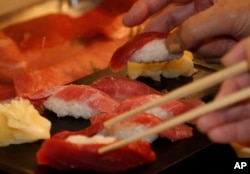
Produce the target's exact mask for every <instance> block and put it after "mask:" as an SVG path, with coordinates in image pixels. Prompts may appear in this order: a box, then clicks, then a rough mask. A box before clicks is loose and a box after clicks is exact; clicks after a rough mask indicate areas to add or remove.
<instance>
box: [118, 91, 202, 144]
mask: <svg viewBox="0 0 250 174" xmlns="http://www.w3.org/2000/svg"><path fill="white" fill-rule="evenodd" d="M159 97H161V96H160V95H155V94H151V95H145V96H138V97H132V98H128V99H126V100H124V101H122V102H121V103H120V105H119V107H118V108H117V109H116V112H117V113H123V112H126V111H129V110H131V109H134V108H136V107H138V106H141V105H143V104H145V103H148V102H150V101H153V100H155V99H157V98H159ZM203 104H204V102H203V101H201V100H199V99H196V98H191V99H179V100H173V101H170V102H167V103H165V104H163V105H162V106H159V107H155V108H152V109H149V110H147V111H146V112H145V113H147V114H150V115H153V116H155V117H157V118H159V119H160V120H161V121H167V120H169V119H171V118H173V117H174V116H178V115H179V114H181V113H184V112H186V111H188V110H191V109H193V108H195V107H198V106H200V105H203ZM159 124H160V123H159ZM159 135H160V136H162V137H165V138H167V139H169V140H171V141H176V140H180V139H184V138H188V137H191V136H193V128H192V127H191V126H188V125H186V124H181V125H177V126H175V127H173V128H170V129H167V130H165V131H163V132H161V133H160V134H159Z"/></svg>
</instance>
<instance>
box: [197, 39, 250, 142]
mask: <svg viewBox="0 0 250 174" xmlns="http://www.w3.org/2000/svg"><path fill="white" fill-rule="evenodd" d="M243 59H246V60H247V61H248V64H249V67H250V37H248V38H247V39H244V40H243V41H241V42H239V44H237V45H236V46H235V47H234V48H233V49H232V50H231V51H230V52H229V53H228V54H226V55H225V56H224V57H223V58H222V62H223V64H224V65H225V66H230V65H233V64H235V63H236V62H238V61H240V60H243ZM247 86H250V70H249V71H248V72H246V73H244V74H241V75H239V76H237V77H234V78H231V79H229V80H226V81H225V82H224V83H223V84H222V86H221V88H220V90H219V92H218V94H217V96H216V99H217V98H220V97H223V96H226V95H228V94H231V93H234V92H236V91H238V90H241V89H242V88H244V87H247ZM196 124H197V127H198V129H199V130H200V131H201V132H203V133H206V134H207V135H208V136H209V138H210V139H211V140H212V141H214V142H217V143H231V142H248V143H250V136H249V132H250V126H249V125H250V99H248V100H246V101H244V102H241V103H239V104H237V105H233V106H231V107H228V108H225V109H221V110H219V111H215V112H212V113H209V114H206V115H204V116H202V117H200V118H198V119H197V120H196ZM249 145H250V144H249Z"/></svg>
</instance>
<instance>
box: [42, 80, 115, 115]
mask: <svg viewBox="0 0 250 174" xmlns="http://www.w3.org/2000/svg"><path fill="white" fill-rule="evenodd" d="M118 105H119V102H117V101H116V100H114V99H112V98H111V97H110V96H109V95H108V94H106V93H104V92H102V91H100V90H98V89H95V88H93V87H91V86H86V85H67V86H66V87H64V88H63V89H62V90H59V91H57V92H56V93H55V94H54V95H52V96H50V97H49V98H48V99H47V100H46V101H45V102H44V106H45V107H46V108H47V109H49V110H51V111H53V112H55V113H56V114H57V116H59V117H63V116H73V117H75V118H79V117H82V118H85V119H88V118H90V117H92V116H93V115H96V114H98V113H101V112H113V111H114V110H115V109H116V108H117V106H118Z"/></svg>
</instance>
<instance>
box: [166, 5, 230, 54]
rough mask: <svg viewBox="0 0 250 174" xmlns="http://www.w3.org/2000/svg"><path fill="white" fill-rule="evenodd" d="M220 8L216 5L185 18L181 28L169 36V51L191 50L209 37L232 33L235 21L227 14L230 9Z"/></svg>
mask: <svg viewBox="0 0 250 174" xmlns="http://www.w3.org/2000/svg"><path fill="white" fill-rule="evenodd" d="M216 4H219V2H217V3H216ZM220 8H221V7H220V6H216V5H214V6H212V7H210V8H209V9H207V10H205V11H202V12H200V13H197V14H195V15H193V16H191V17H190V18H188V19H187V20H185V21H184V22H183V24H182V25H181V26H180V28H179V29H178V30H177V31H176V32H174V33H173V34H171V35H169V37H168V38H167V46H168V48H169V51H170V52H173V53H177V52H181V51H182V50H184V49H188V50H189V49H191V48H194V47H195V46H197V45H198V44H200V43H201V42H202V41H204V40H206V39H208V38H214V37H216V36H221V35H227V34H228V35H230V32H231V28H232V27H231V26H232V25H233V22H232V19H231V18H230V17H229V15H226V14H228V13H230V11H229V9H225V8H221V9H220ZM227 10H228V11H229V12H228V11H227ZM220 24H223V25H220ZM218 25H219V26H218Z"/></svg>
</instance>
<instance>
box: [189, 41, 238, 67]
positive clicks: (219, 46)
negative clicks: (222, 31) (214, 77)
mask: <svg viewBox="0 0 250 174" xmlns="http://www.w3.org/2000/svg"><path fill="white" fill-rule="evenodd" d="M236 43H237V41H235V40H234V39H231V38H214V39H209V40H206V41H203V42H202V43H201V44H199V47H196V48H195V49H194V50H193V51H194V52H195V53H197V54H198V55H200V56H201V57H202V58H204V59H205V61H207V62H210V63H220V58H221V57H222V56H223V55H225V54H226V53H227V52H228V51H229V50H231V49H232V47H233V46H235V44H236ZM215 59H216V60H217V62H215Z"/></svg>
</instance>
